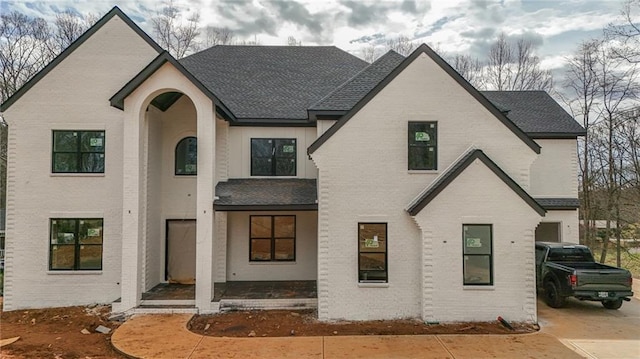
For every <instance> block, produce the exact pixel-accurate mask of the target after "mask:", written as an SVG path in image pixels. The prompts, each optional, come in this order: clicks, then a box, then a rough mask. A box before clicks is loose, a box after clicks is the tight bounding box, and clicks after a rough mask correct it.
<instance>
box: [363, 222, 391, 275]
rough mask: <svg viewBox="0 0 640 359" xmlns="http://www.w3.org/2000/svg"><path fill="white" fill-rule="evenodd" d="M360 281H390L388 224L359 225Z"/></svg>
mask: <svg viewBox="0 0 640 359" xmlns="http://www.w3.org/2000/svg"><path fill="white" fill-rule="evenodd" d="M358 280H359V281H360V282H382V283H384V282H387V281H388V275H387V224H386V223H358Z"/></svg>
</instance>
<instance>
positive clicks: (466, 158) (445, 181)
mask: <svg viewBox="0 0 640 359" xmlns="http://www.w3.org/2000/svg"><path fill="white" fill-rule="evenodd" d="M476 159H477V160H480V161H482V163H484V164H485V165H486V166H487V167H488V168H489V169H490V170H491V171H493V173H495V174H496V176H498V178H500V179H501V180H502V181H503V182H504V183H505V184H506V185H507V186H509V188H511V190H513V191H514V192H515V193H516V194H517V195H518V196H520V198H522V200H523V201H525V202H526V203H527V204H528V205H529V206H530V207H531V208H533V210H534V211H536V212H538V214H540V215H541V216H543V215H544V213H545V209H544V208H543V207H542V206H541V205H540V204H539V203H538V202H536V200H534V199H533V198H531V196H529V194H528V193H527V192H526V191H525V190H524V189H522V187H520V186H519V185H518V184H517V183H516V182H515V181H514V180H513V179H512V178H511V177H509V175H508V174H506V173H505V172H504V171H503V170H502V169H501V168H500V167H499V166H498V165H497V164H496V163H495V162H493V161H492V160H491V159H490V158H489V157H488V156H487V155H486V154H485V153H484V152H482V150H477V149H476V150H469V151H468V152H467V153H466V154H464V155H463V156H462V157H460V159H459V160H458V161H456V163H454V164H453V165H451V166H450V167H449V168H447V169H446V170H445V172H443V173H442V174H441V175H440V176H438V178H436V180H435V181H434V182H433V183H431V184H430V185H429V186H428V187H427V188H426V190H425V191H424V192H422V193H421V194H420V196H419V197H418V198H416V199H415V200H414V201H413V202H412V203H411V204H409V208H407V212H409V214H410V215H412V216H415V215H417V214H418V213H420V211H421V210H422V209H423V208H424V207H426V206H427V204H429V202H431V201H432V200H433V199H434V198H436V197H437V196H438V194H440V192H442V190H444V189H445V188H446V187H447V186H448V185H449V184H450V183H451V182H453V180H454V179H456V178H457V177H458V176H459V175H460V174H461V173H462V172H464V170H465V169H466V168H467V167H469V165H470V164H472V163H473V161H475V160H476Z"/></svg>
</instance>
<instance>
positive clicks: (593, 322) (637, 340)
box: [538, 280, 640, 359]
mask: <svg viewBox="0 0 640 359" xmlns="http://www.w3.org/2000/svg"><path fill="white" fill-rule="evenodd" d="M636 282H640V280H636ZM638 284H640V283H637V284H636V285H634V292H636V297H635V298H632V299H631V301H630V302H624V304H622V308H620V309H619V310H608V309H604V308H603V307H602V305H601V304H600V303H598V302H581V301H579V300H575V299H568V300H567V304H566V305H565V307H563V308H560V309H553V308H550V307H548V306H547V305H546V304H545V303H544V302H543V301H542V300H538V322H539V323H540V327H541V328H542V330H541V331H542V332H543V333H547V334H551V335H553V336H555V337H557V338H558V339H559V340H560V341H561V342H562V343H563V344H564V345H566V346H568V347H569V348H572V349H573V350H574V351H576V352H577V353H578V354H580V355H582V356H584V357H586V358H598V359H607V358H612V359H614V358H615V359H623V358H629V359H637V358H640V299H638V297H637V296H638V295H640V293H638V292H639V291H640V288H639V287H640V286H639V285H638Z"/></svg>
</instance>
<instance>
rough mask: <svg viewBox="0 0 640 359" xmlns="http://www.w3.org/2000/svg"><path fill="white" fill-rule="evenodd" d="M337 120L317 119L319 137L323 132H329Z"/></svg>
mask: <svg viewBox="0 0 640 359" xmlns="http://www.w3.org/2000/svg"><path fill="white" fill-rule="evenodd" d="M336 122H337V120H317V121H316V131H317V133H318V137H320V136H321V135H322V134H323V133H325V132H327V130H328V129H329V128H331V126H333V124H334V123H336Z"/></svg>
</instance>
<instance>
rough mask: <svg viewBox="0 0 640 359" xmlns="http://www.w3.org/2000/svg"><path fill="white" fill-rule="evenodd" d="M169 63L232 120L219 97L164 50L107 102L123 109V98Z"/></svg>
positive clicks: (231, 115)
mask: <svg viewBox="0 0 640 359" xmlns="http://www.w3.org/2000/svg"><path fill="white" fill-rule="evenodd" d="M167 62H168V63H170V64H171V65H173V67H175V68H176V69H177V70H178V71H180V73H181V74H182V75H184V76H185V77H186V78H187V79H189V81H191V82H192V83H193V84H194V85H195V86H196V87H197V88H198V89H199V90H200V91H202V93H204V94H205V95H206V96H207V97H209V98H210V99H211V100H212V101H213V103H214V104H215V105H216V108H217V109H219V110H220V114H221V115H222V116H223V117H225V118H227V119H230V120H234V119H235V118H234V117H233V114H232V113H231V111H229V109H228V108H227V107H226V106H225V105H224V103H222V101H220V99H219V98H218V97H217V96H216V95H215V94H214V93H213V92H211V91H210V90H209V89H208V88H206V87H205V86H204V85H203V84H202V83H201V82H200V81H199V80H198V79H197V78H196V77H195V76H193V75H192V74H191V73H190V72H189V71H187V69H185V68H184V66H182V64H180V63H179V62H178V61H177V60H176V59H175V58H174V57H173V56H171V54H169V53H168V52H166V51H163V52H162V53H160V55H158V56H157V57H156V58H155V59H153V61H151V62H150V63H149V65H147V67H145V68H144V69H142V71H140V72H139V73H138V74H137V75H136V76H135V77H134V78H133V79H131V81H129V82H128V83H127V84H126V85H124V87H122V88H121V89H120V90H119V91H118V92H116V94H115V95H113V96H112V97H111V98H110V99H109V102H110V103H111V106H113V107H115V108H118V109H120V110H123V109H124V99H125V98H126V97H127V96H129V95H130V94H131V93H133V91H135V90H136V89H137V88H138V86H140V85H141V84H142V83H143V82H145V81H146V80H147V79H148V78H149V77H151V75H153V74H154V73H155V72H156V71H158V69H160V67H162V65H164V64H165V63H167Z"/></svg>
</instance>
